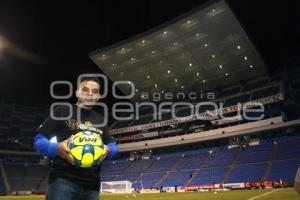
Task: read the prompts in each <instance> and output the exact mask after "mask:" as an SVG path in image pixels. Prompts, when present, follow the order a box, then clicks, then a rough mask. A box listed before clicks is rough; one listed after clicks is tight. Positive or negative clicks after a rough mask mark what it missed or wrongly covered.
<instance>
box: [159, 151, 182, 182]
mask: <svg viewBox="0 0 300 200" xmlns="http://www.w3.org/2000/svg"><path fill="white" fill-rule="evenodd" d="M182 160H183V157H179V158H178V160H177V161H176V162H175V164H174V165H173V166H172V167H171V169H170V170H169V171H167V173H165V174H164V175H162V176H161V177H160V179H159V180H158V181H157V182H156V183H155V184H154V185H153V187H154V188H155V187H157V186H158V185H159V184H160V183H161V182H162V181H163V180H165V179H166V178H167V177H168V175H169V174H170V172H174V171H175V169H176V167H177V165H178V164H179V163H180V162H181V161H182Z"/></svg>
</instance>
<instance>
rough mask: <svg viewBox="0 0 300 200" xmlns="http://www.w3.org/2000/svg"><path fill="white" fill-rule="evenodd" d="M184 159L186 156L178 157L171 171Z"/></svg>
mask: <svg viewBox="0 0 300 200" xmlns="http://www.w3.org/2000/svg"><path fill="white" fill-rule="evenodd" d="M183 159H184V157H182V156H180V157H179V158H178V159H177V161H176V163H175V164H174V165H173V166H172V167H171V169H170V171H171V172H173V171H175V170H176V168H177V165H178V164H179V163H180V162H182V161H183Z"/></svg>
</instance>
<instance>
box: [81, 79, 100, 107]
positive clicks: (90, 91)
mask: <svg viewBox="0 0 300 200" xmlns="http://www.w3.org/2000/svg"><path fill="white" fill-rule="evenodd" d="M76 97H77V98H78V102H79V103H81V104H83V105H84V106H92V105H94V104H95V103H96V102H97V101H98V100H99V98H100V85H99V84H98V83H97V82H95V81H89V80H87V81H82V82H81V83H80V85H79V87H78V88H77V90H76Z"/></svg>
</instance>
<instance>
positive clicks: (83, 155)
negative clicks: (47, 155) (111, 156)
mask: <svg viewBox="0 0 300 200" xmlns="http://www.w3.org/2000/svg"><path fill="white" fill-rule="evenodd" d="M68 147H69V149H70V151H71V158H72V159H73V161H74V164H75V166H76V167H80V168H89V167H94V166H98V165H99V164H100V162H101V161H102V157H103V153H104V145H103V142H102V139H101V136H100V135H99V134H97V133H95V132H92V131H82V132H78V133H76V134H75V135H74V136H73V137H72V138H71V139H70V141H69V143H68Z"/></svg>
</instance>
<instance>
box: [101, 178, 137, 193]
mask: <svg viewBox="0 0 300 200" xmlns="http://www.w3.org/2000/svg"><path fill="white" fill-rule="evenodd" d="M100 192H108V193H131V192H132V183H131V182H130V181H108V182H101V187H100Z"/></svg>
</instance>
